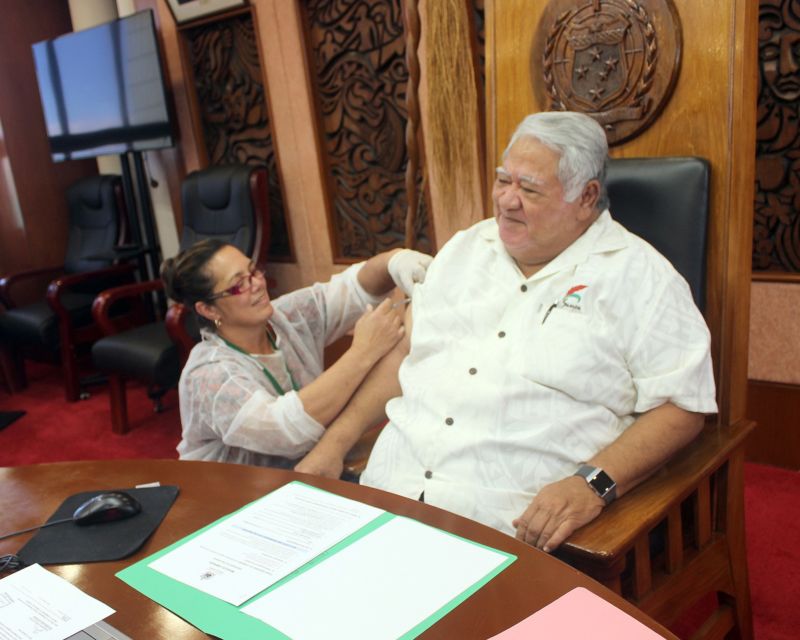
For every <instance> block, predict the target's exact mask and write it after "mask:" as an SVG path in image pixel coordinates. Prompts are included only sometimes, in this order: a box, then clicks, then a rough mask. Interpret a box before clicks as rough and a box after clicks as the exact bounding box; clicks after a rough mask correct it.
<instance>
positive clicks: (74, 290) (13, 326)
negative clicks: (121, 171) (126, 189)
mask: <svg viewBox="0 0 800 640" xmlns="http://www.w3.org/2000/svg"><path fill="white" fill-rule="evenodd" d="M66 197H67V204H68V210H69V223H68V224H69V229H68V239H67V250H66V257H65V259H64V264H63V265H60V266H53V267H45V268H41V269H33V270H29V271H23V272H19V273H14V274H10V275H7V276H5V277H3V278H0V302H2V303H3V304H4V305H5V307H6V309H7V311H6V312H5V313H3V314H0V359H2V366H3V369H4V370H5V371H6V372H7V374H8V377H9V378H10V380H9V386H10V387H11V388H12V389H14V390H19V389H21V388H23V387H25V385H26V384H27V382H26V378H25V368H24V363H23V360H24V358H25V357H26V356H27V357H30V356H33V357H36V358H39V359H44V360H46V361H54V362H55V361H58V360H60V362H61V366H62V369H63V373H64V386H65V393H66V398H67V401H69V402H73V401H75V400H78V398H79V397H80V393H81V389H80V386H81V384H80V379H79V377H78V355H79V354H78V352H79V348H80V347H81V346H82V345H85V344H87V343H91V342H93V341H94V340H95V339H96V338H98V337H99V336H100V335H101V334H100V331H99V329H98V327H97V326H96V325H95V324H94V322H93V320H92V314H91V307H92V301H93V300H94V297H95V295H97V293H98V292H99V291H102V290H103V289H105V288H108V287H109V286H113V285H114V284H119V283H121V282H125V281H132V280H133V271H134V268H135V267H134V265H133V264H115V260H116V256H117V255H118V254H117V253H115V251H114V250H115V248H116V247H118V246H120V245H122V244H123V243H124V242H125V240H126V236H127V218H126V215H127V212H126V209H125V204H124V199H123V195H122V181H121V179H120V177H119V176H111V175H100V176H93V177H89V178H85V179H83V180H80V181H78V182H77V183H75V184H73V185H71V186H70V187H69V188H68V189H67V193H66ZM48 283H49V284H48ZM45 289H46V293H45ZM33 292H38V293H33Z"/></svg>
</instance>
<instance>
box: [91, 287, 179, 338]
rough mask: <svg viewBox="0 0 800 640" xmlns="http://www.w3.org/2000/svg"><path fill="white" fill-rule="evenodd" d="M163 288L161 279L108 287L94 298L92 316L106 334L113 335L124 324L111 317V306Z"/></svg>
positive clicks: (120, 329) (121, 328)
mask: <svg viewBox="0 0 800 640" xmlns="http://www.w3.org/2000/svg"><path fill="white" fill-rule="evenodd" d="M163 289H164V283H163V282H162V281H161V280H147V281H146V282H136V283H133V284H125V285H122V286H119V287H112V288H111V289H106V290H105V291H101V292H100V293H99V294H98V296H97V297H96V298H95V299H94V302H93V303H92V317H93V318H94V321H95V322H96V323H97V325H98V326H99V327H100V329H101V330H102V331H103V333H104V334H105V335H107V336H110V335H113V334H114V333H118V332H119V331H122V330H123V329H124V327H123V326H120V324H119V323H115V322H113V321H112V319H111V314H110V312H111V307H112V306H113V305H114V303H115V302H118V301H119V300H125V299H127V298H138V297H139V296H141V295H142V294H145V293H150V292H152V291H162V290H163Z"/></svg>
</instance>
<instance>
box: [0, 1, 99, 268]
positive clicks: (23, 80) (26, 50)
mask: <svg viewBox="0 0 800 640" xmlns="http://www.w3.org/2000/svg"><path fill="white" fill-rule="evenodd" d="M69 31H72V25H71V22H70V17H69V10H68V6H67V3H66V2H64V1H63V0H31V1H30V2H11V3H4V5H3V19H2V20H0V43H2V55H0V273H8V272H13V271H19V270H22V269H28V268H33V267H41V266H47V265H53V264H60V263H63V260H64V254H65V251H66V237H67V206H66V198H65V195H64V194H65V189H66V188H67V187H68V186H69V185H70V184H72V183H73V182H75V181H77V180H79V179H80V178H83V177H85V176H88V175H94V174H96V173H97V163H96V162H95V161H93V160H80V161H74V160H73V161H69V162H62V163H54V162H53V161H52V160H51V159H50V147H49V145H48V142H47V136H46V131H45V125H44V115H43V113H42V108H41V103H40V101H39V91H38V88H37V84H36V76H35V71H34V65H33V55H32V54H31V45H32V44H33V43H35V42H39V41H40V40H45V39H48V38H54V37H56V36H59V35H62V34H64V33H67V32H69Z"/></svg>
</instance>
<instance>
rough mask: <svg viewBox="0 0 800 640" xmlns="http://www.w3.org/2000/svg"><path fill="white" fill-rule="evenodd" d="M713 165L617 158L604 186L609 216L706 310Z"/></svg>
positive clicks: (686, 160) (689, 160)
mask: <svg viewBox="0 0 800 640" xmlns="http://www.w3.org/2000/svg"><path fill="white" fill-rule="evenodd" d="M709 171H710V168H709V163H708V161H707V160H704V159H702V158H691V157H672V158H614V159H612V160H611V161H610V162H609V167H608V177H607V181H606V185H607V187H608V195H609V199H610V201H611V206H610V210H611V215H612V217H613V218H614V219H615V220H616V221H617V222H619V223H620V224H622V225H623V226H624V227H625V228H626V229H628V230H629V231H631V232H632V233H635V234H636V235H638V236H640V237H641V238H644V239H645V240H646V241H647V242H649V243H650V244H651V245H653V246H654V247H655V248H656V249H658V251H659V252H661V254H662V255H664V256H665V257H666V258H667V259H668V260H669V261H670V262H671V263H672V264H673V266H674V267H675V268H676V269H677V270H678V272H679V273H680V274H681V275H682V276H683V277H684V278H686V281H687V282H688V283H689V286H690V287H691V289H692V295H693V296H694V300H695V303H696V304H697V306H698V308H699V309H700V310H701V311H703V310H704V308H705V273H706V238H707V235H708V231H707V228H708V205H709Z"/></svg>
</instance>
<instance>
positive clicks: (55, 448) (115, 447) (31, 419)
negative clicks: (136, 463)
mask: <svg viewBox="0 0 800 640" xmlns="http://www.w3.org/2000/svg"><path fill="white" fill-rule="evenodd" d="M27 372H28V382H29V386H28V388H27V389H25V390H24V391H22V392H21V393H18V394H14V395H9V394H8V393H6V392H4V391H2V387H0V411H13V410H17V409H22V410H25V411H27V414H26V415H24V416H22V417H21V418H19V419H18V420H16V421H14V422H13V423H12V424H11V425H9V426H8V427H7V428H6V429H4V430H2V431H0V466H4V467H5V466H16V465H21V464H33V463H37V462H59V461H66V460H107V459H110V458H177V457H178V454H177V453H176V452H175V446H176V445H177V444H178V441H179V440H180V436H181V428H180V417H179V415H178V394H177V392H176V391H169V392H168V393H167V394H166V395H165V396H164V407H165V410H164V411H163V412H162V413H154V412H153V404H152V402H151V401H150V399H149V398H148V397H147V393H146V392H145V389H144V387H142V386H138V385H136V386H134V385H131V389H130V390H129V391H128V417H129V420H130V424H131V430H130V432H129V433H127V434H125V435H116V434H114V433H113V432H112V431H111V408H110V406H111V405H110V403H109V400H108V389H107V387H106V386H105V385H96V386H92V387H90V388H89V392H90V393H91V397H90V398H89V399H88V400H82V401H80V402H73V403H67V402H66V401H65V400H64V389H63V387H62V386H61V383H60V378H59V370H58V369H56V368H55V367H50V366H47V365H35V364H34V365H29V366H28V369H27Z"/></svg>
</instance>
